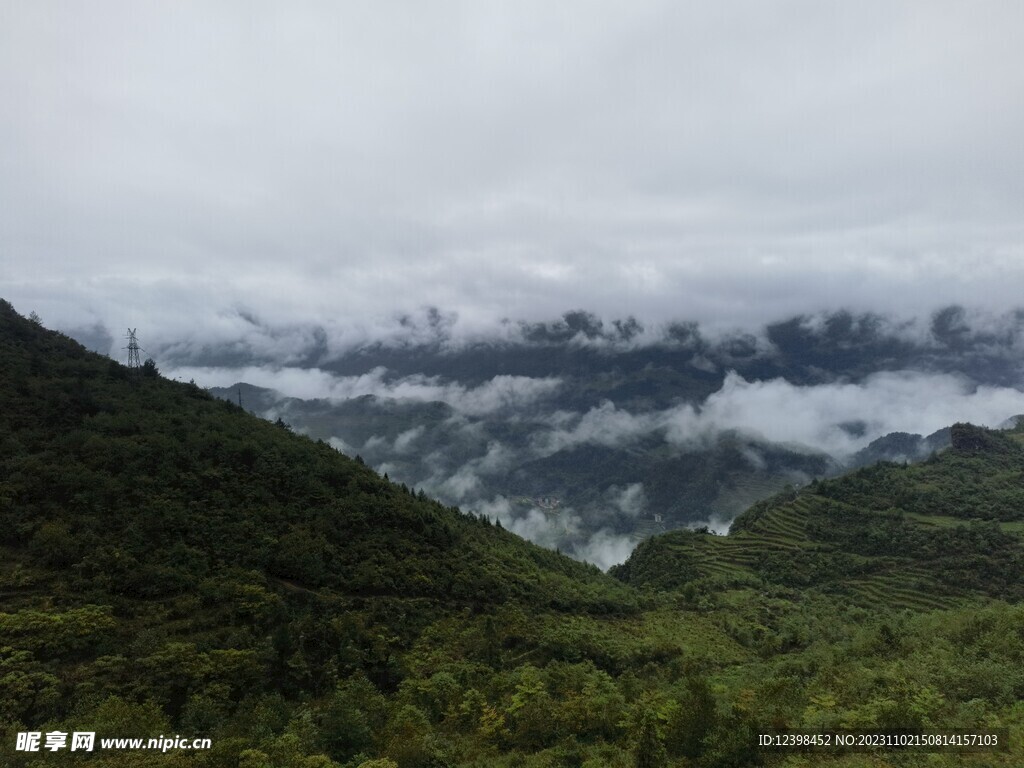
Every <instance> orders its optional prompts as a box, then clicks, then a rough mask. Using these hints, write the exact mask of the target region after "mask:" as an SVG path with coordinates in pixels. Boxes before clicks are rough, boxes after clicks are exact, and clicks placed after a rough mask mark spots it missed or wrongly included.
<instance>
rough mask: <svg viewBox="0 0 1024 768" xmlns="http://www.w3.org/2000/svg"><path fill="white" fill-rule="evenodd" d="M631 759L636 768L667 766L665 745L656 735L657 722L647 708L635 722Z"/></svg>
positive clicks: (657, 734) (659, 736) (658, 735)
mask: <svg viewBox="0 0 1024 768" xmlns="http://www.w3.org/2000/svg"><path fill="white" fill-rule="evenodd" d="M633 759H634V762H633V764H634V765H635V766H636V768H662V766H665V765H667V764H668V755H667V754H666V752H665V745H664V744H663V743H662V741H661V735H660V734H659V733H658V721H657V719H656V718H655V716H654V713H653V712H652V711H651V710H650V709H647V708H645V709H644V710H643V711H642V712H641V713H640V718H639V720H638V721H637V725H636V744H635V746H634V747H633Z"/></svg>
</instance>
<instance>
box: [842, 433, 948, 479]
mask: <svg viewBox="0 0 1024 768" xmlns="http://www.w3.org/2000/svg"><path fill="white" fill-rule="evenodd" d="M949 441H950V429H949V427H945V428H943V429H939V430H936V431H935V432H932V433H931V434H930V435H928V436H927V437H922V436H921V435H911V434H908V433H907V432H890V433H889V434H887V435H883V436H882V437H879V438H877V439H875V440H872V441H871V442H870V443H868V445H867V446H866V447H865V448H861V449H860V450H859V451H857V453H855V454H854V455H853V456H852V457H851V458H850V459H849V460H848V461H847V462H846V468H847V469H856V468H858V467H867V466H870V465H872V464H877V463H878V462H880V461H888V462H896V463H900V462H914V461H921V460H922V459H926V458H927V457H928V456H930V455H931V454H933V453H935V452H936V451H941V450H942V449H944V448H946V447H948V446H949Z"/></svg>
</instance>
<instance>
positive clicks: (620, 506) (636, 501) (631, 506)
mask: <svg viewBox="0 0 1024 768" xmlns="http://www.w3.org/2000/svg"><path fill="white" fill-rule="evenodd" d="M607 495H608V497H609V499H610V501H611V502H612V504H613V505H614V506H615V508H616V509H617V510H618V511H619V512H621V513H622V514H624V515H626V516H627V517H638V516H639V515H640V514H642V513H643V512H644V511H645V510H646V508H647V496H646V495H645V494H644V484H643V483H631V484H630V485H627V486H626V487H625V488H619V487H618V486H613V487H612V488H610V489H608V494H607Z"/></svg>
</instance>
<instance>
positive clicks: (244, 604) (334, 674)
mask: <svg viewBox="0 0 1024 768" xmlns="http://www.w3.org/2000/svg"><path fill="white" fill-rule="evenodd" d="M0 370H2V371H3V375H2V377H0V554H2V557H0V597H2V602H0V763H2V764H3V765H5V766H11V767H12V768H23V767H24V766H57V765H78V764H88V765H94V766H100V767H101V768H102V767H104V766H107V767H110V768H114V767H118V768H120V767H123V768H129V767H131V766H151V765H155V766H199V768H337V767H338V766H345V767H346V768H356V767H357V766H363V768H384V767H385V766H390V767H391V768H394V766H400V767H401V768H406V766H410V767H412V768H420V767H422V768H428V767H439V766H480V767H481V768H482V767H483V766H498V768H501V767H502V766H507V767H508V768H512V766H517V767H520V768H534V767H536V768H540V767H541V766H573V767H574V768H597V767H598V766H601V767H604V766H611V767H612V768H614V767H616V766H623V767H625V766H652V767H653V766H696V767H698V768H714V767H716V766H718V767H723V768H724V767H725V766H756V765H787V766H794V767H795V766H806V765H835V766H878V765H890V764H891V765H918V764H928V765H940V766H942V765H947V766H952V765H962V764H966V765H979V766H981V765H984V766H989V765H1006V766H1010V765H1020V764H1021V762H1022V759H1024V742H1022V741H1021V738H1022V736H1024V707H1022V706H1021V705H1020V703H1019V702H1020V701H1021V700H1022V699H1024V671H1022V670H1024V665H1022V664H1021V661H1022V660H1024V606H1021V605H1019V604H1018V602H1019V601H1020V600H1021V597H1022V594H1021V590H1022V588H1024V578H1022V576H1024V574H1022V572H1021V568H1022V567H1024V548H1022V541H1021V539H1020V527H1021V523H1022V522H1024V513H1022V512H1021V510H1022V509H1024V504H1021V502H1024V482H1022V478H1024V447H1022V446H1024V433H1022V432H1020V431H1017V432H1013V433H1005V434H1004V433H992V432H988V431H985V430H979V429H976V428H973V427H969V426H967V425H958V426H957V427H955V428H954V430H953V445H952V448H951V449H950V450H949V451H947V452H945V453H943V454H940V455H939V456H937V457H935V458H934V459H932V460H930V461H928V462H925V463H923V464H921V465H915V466H911V467H902V466H895V465H878V466H875V467H872V468H868V469H864V470H861V471H859V472H857V473H855V474H853V475H851V476H848V477H845V478H839V479H836V480H830V481H827V482H819V483H816V484H815V485H814V486H812V487H810V488H807V489H804V490H802V491H800V492H795V491H786V492H784V493H783V494H781V495H779V496H777V497H775V498H774V499H771V500H769V501H767V502H762V503H759V504H756V505H755V506H754V507H752V508H751V509H750V510H749V511H748V512H747V513H746V514H745V515H744V516H742V517H741V518H740V519H739V520H738V521H737V523H736V525H735V532H734V533H733V534H731V535H729V536H727V537H723V536H714V535H711V534H709V533H706V532H675V533H671V534H667V535H664V536H660V537H656V538H653V539H650V540H647V541H645V542H644V543H643V544H641V545H640V547H638V549H637V550H636V552H635V553H634V555H633V557H632V558H630V560H629V561H627V562H626V563H625V564H623V565H622V566H620V567H618V568H617V569H615V570H614V573H613V574H612V575H605V574H602V573H600V572H599V571H597V569H596V568H594V567H592V566H588V565H585V564H581V563H577V562H574V561H572V560H570V559H568V558H565V557H562V556H561V555H558V554H556V553H554V552H549V551H546V550H543V549H540V548H538V547H536V546H533V545H531V544H529V543H527V542H524V541H522V540H521V539H519V538H517V537H515V536H513V535H512V534H510V533H508V532H506V531H504V530H502V529H501V528H500V527H498V526H494V525H492V524H490V523H489V522H488V521H486V520H484V519H480V518H477V517H475V516H473V515H468V514H463V513H461V512H460V511H459V510H457V509H453V508H446V507H443V506H441V505H439V504H437V503H435V502H433V501H431V500H429V499H427V498H425V497H424V496H423V495H422V494H413V493H411V492H410V491H408V490H406V489H403V488H402V487H400V486H395V485H392V484H391V483H389V482H387V481H386V480H384V479H382V478H380V477H378V476H377V475H376V474H375V473H374V472H373V471H371V470H370V469H368V468H367V467H365V466H363V465H362V464H361V463H360V462H358V461H355V460H350V459H348V458H346V457H344V456H342V455H341V454H339V453H337V452H336V451H334V450H333V449H331V448H330V447H328V446H327V445H325V444H323V443H320V442H316V441H313V440H310V439H308V438H306V437H303V436H301V435H296V434H294V433H293V432H292V431H291V430H289V429H288V428H287V425H285V424H284V423H283V422H282V423H279V424H272V423H268V422H263V421H260V420H258V419H255V418H253V417H251V416H249V415H247V414H245V413H244V412H243V411H242V410H241V409H239V408H237V407H236V406H233V405H231V404H230V403H226V402H222V401H217V400H214V399H212V398H211V397H209V396H208V395H207V393H205V392H204V391H203V390H201V389H199V388H198V387H196V386H195V385H194V384H182V383H177V382H170V381H166V380H164V379H162V378H161V377H160V376H159V375H158V372H157V371H156V368H155V366H150V367H149V368H147V369H146V370H144V371H140V372H139V373H133V372H131V371H129V370H127V369H126V368H124V367H122V366H121V365H119V364H117V363H115V362H112V361H109V360H107V359H105V358H101V357H98V356H96V355H92V354H89V353H87V352H86V351H85V350H83V349H82V348H81V347H80V346H78V345H77V344H75V343H74V342H72V341H70V340H69V339H67V338H65V337H62V336H60V335H59V334H55V333H51V332H47V331H45V330H44V329H42V328H41V327H40V326H39V325H38V324H35V323H32V322H31V321H29V320H25V319H23V318H21V317H20V316H18V315H17V314H16V313H15V312H14V311H13V309H12V308H11V307H10V306H9V305H7V304H2V305H0ZM913 727H917V728H926V729H936V728H945V729H950V728H959V729H963V728H972V729H991V728H1006V729H1008V732H1009V735H1010V740H1011V747H1010V749H1009V751H1007V752H1004V753H994V754H966V755H953V754H936V755H922V754H916V755H905V756H898V755H895V756H894V755H892V754H891V753H887V754H855V753H850V754H831V753H829V754H824V753H821V754H813V755H808V754H803V755H801V754H798V753H786V754H782V753H779V754H772V753H768V752H759V751H758V748H757V746H756V741H757V734H758V733H759V732H761V731H763V730H764V729H768V728H792V729H803V730H816V731H817V730H822V729H834V728H871V729H887V728H913ZM55 730H59V731H68V732H70V731H90V730H91V731H95V732H96V733H97V737H98V738H101V737H156V736H160V735H175V734H180V735H183V736H186V737H189V738H193V737H209V738H211V739H212V744H213V746H212V749H210V750H208V751H196V752H184V751H173V750H172V751H169V752H168V753H167V754H157V753H153V752H145V751H131V750H126V751H113V750H107V751H103V750H97V751H95V752H93V753H84V754H83V753H78V752H76V753H73V754H72V753H70V752H68V751H64V752H58V753H51V752H47V751H45V750H44V751H41V752H38V753H26V752H20V751H15V750H14V745H15V734H16V733H17V732H19V731H41V732H43V733H46V732H48V731H55Z"/></svg>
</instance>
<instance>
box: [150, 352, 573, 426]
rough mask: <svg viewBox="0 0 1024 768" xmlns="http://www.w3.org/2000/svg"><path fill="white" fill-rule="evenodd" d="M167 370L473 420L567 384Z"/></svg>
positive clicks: (214, 383)
mask: <svg viewBox="0 0 1024 768" xmlns="http://www.w3.org/2000/svg"><path fill="white" fill-rule="evenodd" d="M165 372H166V375H168V376H171V377H177V378H179V379H182V380H187V379H195V381H197V382H198V383H200V385H202V386H205V387H218V386H219V387H223V386H229V385H231V384H234V383H236V382H239V381H244V382H246V383H248V384H253V385H255V386H259V387H266V388H268V389H274V390H276V391H278V392H280V393H282V394H284V395H286V396H288V397H297V398H300V399H303V400H314V399H329V400H348V399H351V398H355V397H361V396H363V395H374V396H375V397H379V398H389V399H394V400H411V401H417V402H442V403H446V404H448V405H450V406H451V407H452V408H454V409H456V410H457V411H459V412H460V413H463V414H466V415H470V416H482V415H488V414H493V413H495V412H498V411H503V410H508V411H514V410H519V409H522V408H525V407H527V406H531V405H533V404H534V403H536V402H537V401H540V400H543V399H544V398H546V397H549V396H551V395H553V394H555V393H556V392H558V390H559V389H560V388H561V386H562V382H561V380H560V379H559V378H557V377H553V376H549V377H543V378H530V377H528V376H505V375H499V376H495V377H493V378H492V379H490V380H488V381H485V382H483V383H482V384H480V385H479V386H476V387H466V386H463V385H461V384H458V383H454V382H442V380H441V379H440V378H438V377H431V376H423V375H419V374H417V375H413V376H407V377H404V378H398V379H389V378H388V371H387V370H386V369H385V368H380V367H378V368H375V369H373V370H372V371H370V372H369V373H366V374H363V375H360V376H336V375H334V374H332V373H329V372H328V371H324V370H322V369H319V368H299V367H281V366H276V365H275V366H252V365H248V366H242V367H239V368H227V367H200V366H181V367H170V368H168V369H165Z"/></svg>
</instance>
